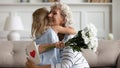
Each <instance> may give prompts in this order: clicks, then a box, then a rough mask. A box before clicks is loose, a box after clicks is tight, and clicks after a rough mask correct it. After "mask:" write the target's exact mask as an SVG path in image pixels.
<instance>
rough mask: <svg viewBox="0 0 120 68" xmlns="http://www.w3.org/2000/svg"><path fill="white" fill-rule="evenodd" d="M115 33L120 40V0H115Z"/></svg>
mask: <svg viewBox="0 0 120 68" xmlns="http://www.w3.org/2000/svg"><path fill="white" fill-rule="evenodd" d="M112 25H113V33H114V36H115V39H120V0H113V24H112Z"/></svg>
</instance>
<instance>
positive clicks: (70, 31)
mask: <svg viewBox="0 0 120 68" xmlns="http://www.w3.org/2000/svg"><path fill="white" fill-rule="evenodd" d="M52 28H53V29H54V30H55V31H56V32H58V33H62V34H76V31H75V30H74V28H72V27H70V26H69V27H62V26H52Z"/></svg>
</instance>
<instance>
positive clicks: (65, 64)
mask: <svg viewBox="0 0 120 68" xmlns="http://www.w3.org/2000/svg"><path fill="white" fill-rule="evenodd" d="M48 17H49V19H50V21H51V22H52V23H51V25H52V28H53V29H54V30H55V31H59V28H56V26H54V25H61V26H63V27H67V26H68V25H69V24H70V23H71V14H70V10H69V7H68V6H67V5H65V4H63V3H56V4H54V5H53V6H52V7H51V11H50V13H49V14H48ZM68 28H71V27H68ZM58 33H59V32H58ZM63 37H64V39H63ZM68 37H69V36H68V35H64V34H63V35H62V36H60V40H61V39H63V40H64V41H66V40H67V39H68ZM58 45H59V44H58ZM60 45H61V44H60ZM58 54H59V55H58V57H57V58H58V60H57V63H51V64H46V65H41V66H36V65H35V64H34V63H33V62H32V61H30V60H29V59H28V61H27V62H26V66H27V67H28V68H89V65H88V63H87V61H86V59H85V58H84V57H83V56H82V53H81V52H77V51H75V52H74V51H73V50H72V49H71V48H70V47H68V46H67V47H65V48H63V49H61V50H59V53H58ZM48 58H49V57H48Z"/></svg>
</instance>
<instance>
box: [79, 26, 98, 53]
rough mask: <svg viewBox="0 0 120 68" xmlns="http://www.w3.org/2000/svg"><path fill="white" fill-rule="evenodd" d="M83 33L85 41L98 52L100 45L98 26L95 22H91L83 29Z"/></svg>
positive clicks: (91, 48)
mask: <svg viewBox="0 0 120 68" xmlns="http://www.w3.org/2000/svg"><path fill="white" fill-rule="evenodd" d="M81 34H82V38H83V39H84V43H85V44H87V45H88V49H90V50H92V51H94V52H96V50H97V47H98V39H97V29H96V27H95V26H94V25H93V24H89V25H87V27H85V28H84V29H83V30H82V33H81Z"/></svg>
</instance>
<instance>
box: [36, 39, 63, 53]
mask: <svg viewBox="0 0 120 68" xmlns="http://www.w3.org/2000/svg"><path fill="white" fill-rule="evenodd" d="M64 46H65V45H64V42H63V41H59V42H56V43H51V44H41V45H39V47H38V50H39V53H43V52H45V51H48V50H50V49H53V48H64Z"/></svg>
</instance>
